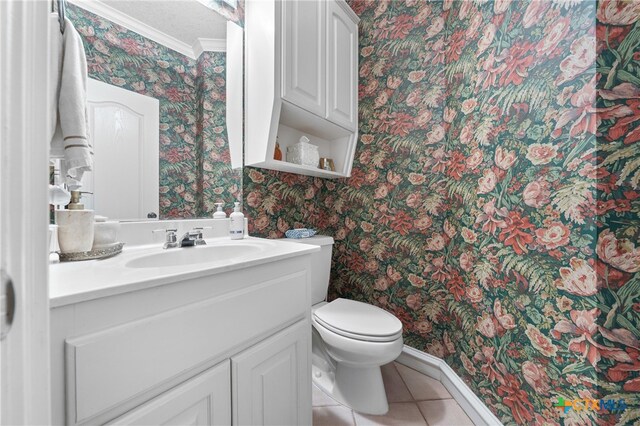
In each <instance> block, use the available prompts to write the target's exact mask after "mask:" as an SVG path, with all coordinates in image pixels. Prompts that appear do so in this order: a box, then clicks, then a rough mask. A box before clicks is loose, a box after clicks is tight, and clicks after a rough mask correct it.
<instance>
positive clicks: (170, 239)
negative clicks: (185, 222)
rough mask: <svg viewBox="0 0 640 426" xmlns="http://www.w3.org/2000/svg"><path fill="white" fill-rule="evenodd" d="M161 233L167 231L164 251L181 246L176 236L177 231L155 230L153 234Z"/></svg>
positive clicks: (163, 246)
mask: <svg viewBox="0 0 640 426" xmlns="http://www.w3.org/2000/svg"><path fill="white" fill-rule="evenodd" d="M160 231H165V232H166V234H165V241H164V244H163V245H162V248H163V249H165V250H166V249H170V248H176V247H179V246H180V245H179V244H178V236H177V235H176V232H178V230H177V229H155V230H153V231H152V232H160Z"/></svg>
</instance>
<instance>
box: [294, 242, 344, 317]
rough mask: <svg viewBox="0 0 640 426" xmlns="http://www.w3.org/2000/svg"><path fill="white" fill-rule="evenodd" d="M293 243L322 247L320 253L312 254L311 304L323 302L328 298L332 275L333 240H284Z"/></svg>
mask: <svg viewBox="0 0 640 426" xmlns="http://www.w3.org/2000/svg"><path fill="white" fill-rule="evenodd" d="M282 240H284V241H287V242H292V243H300V244H312V245H315V246H320V251H319V252H315V253H312V254H311V271H310V272H311V304H312V305H315V304H316V303H320V302H323V301H324V300H325V299H326V298H327V291H328V289H329V276H330V274H331V252H332V251H333V238H331V237H327V236H325V235H315V236H313V237H309V238H282Z"/></svg>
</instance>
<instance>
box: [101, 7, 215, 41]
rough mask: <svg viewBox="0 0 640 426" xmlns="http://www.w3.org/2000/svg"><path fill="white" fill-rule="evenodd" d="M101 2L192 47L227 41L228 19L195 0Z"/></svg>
mask: <svg viewBox="0 0 640 426" xmlns="http://www.w3.org/2000/svg"><path fill="white" fill-rule="evenodd" d="M102 2H103V3H105V4H107V5H108V6H110V7H112V8H114V9H116V10H118V11H120V12H122V13H124V14H126V15H129V16H130V17H132V18H134V19H137V20H138V21H140V22H143V23H145V24H147V25H149V26H150V27H153V28H156V29H158V30H160V31H161V32H163V33H165V34H167V35H170V36H172V37H174V38H176V39H178V40H180V41H182V42H184V43H187V44H189V45H190V46H192V45H193V44H194V42H195V41H196V40H197V39H198V38H206V39H226V34H227V27H226V25H227V21H226V19H225V18H224V17H222V16H221V15H219V14H218V13H216V12H214V11H213V10H211V9H209V8H207V7H206V6H204V5H203V4H202V3H199V2H198V1H196V0H102Z"/></svg>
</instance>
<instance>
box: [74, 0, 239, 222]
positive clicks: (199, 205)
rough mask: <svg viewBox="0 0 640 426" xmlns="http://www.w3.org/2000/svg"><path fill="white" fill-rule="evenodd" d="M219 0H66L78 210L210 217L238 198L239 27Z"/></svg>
mask: <svg viewBox="0 0 640 426" xmlns="http://www.w3.org/2000/svg"><path fill="white" fill-rule="evenodd" d="M234 11H235V9H234V8H233V6H229V5H228V4H227V2H224V1H220V0H171V1H160V0H148V1H140V0H102V1H97V0H91V1H83V0H75V1H73V0H71V1H69V4H68V6H67V16H68V18H69V19H70V21H71V22H72V23H73V25H74V27H75V28H76V29H77V31H78V33H79V34H80V36H81V37H82V40H83V42H84V46H85V52H86V55H87V68H88V76H89V79H90V81H89V84H88V93H87V95H88V113H89V114H88V116H89V128H90V131H91V138H92V142H93V145H94V153H95V155H94V162H95V165H94V171H93V172H91V173H87V174H85V176H84V177H83V188H82V190H83V191H88V192H91V193H92V194H86V195H85V196H84V197H83V201H84V204H85V206H86V208H91V209H94V210H95V211H96V214H100V215H104V216H108V217H109V218H110V219H118V220H148V218H153V217H154V216H155V217H156V218H159V219H172V218H200V217H211V215H212V213H213V212H214V211H215V205H214V203H216V202H223V203H225V206H226V208H225V210H226V211H227V212H229V211H230V210H231V207H232V206H233V202H234V201H241V197H242V76H243V70H242V28H241V27H240V26H238V25H237V24H236V23H234V22H232V20H230V19H228V18H229V17H231V18H232V19H233V16H234Z"/></svg>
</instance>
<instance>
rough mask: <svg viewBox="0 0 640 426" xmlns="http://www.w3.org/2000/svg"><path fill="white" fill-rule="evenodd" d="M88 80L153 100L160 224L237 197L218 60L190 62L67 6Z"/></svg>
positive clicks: (205, 57) (221, 60)
mask: <svg viewBox="0 0 640 426" xmlns="http://www.w3.org/2000/svg"><path fill="white" fill-rule="evenodd" d="M68 10H69V13H68V15H69V19H70V20H71V21H72V22H73V23H74V25H75V27H76V29H77V30H78V32H79V33H80V35H81V36H82V39H83V42H84V45H85V51H86V54H87V66H88V71H89V77H90V78H94V79H97V80H101V81H104V82H105V83H109V84H113V85H115V86H118V87H122V88H124V89H127V90H131V91H134V92H136V93H140V94H142V95H146V96H151V97H154V98H156V99H158V100H159V102H160V160H159V161H160V177H159V179H160V218H161V219H165V218H191V217H203V216H209V215H210V212H212V211H213V210H214V209H212V203H215V202H217V201H225V202H226V203H228V204H229V203H231V202H232V201H233V200H240V199H241V198H242V194H241V191H242V176H241V172H238V171H232V170H231V167H230V162H229V161H228V160H229V149H228V143H227V138H226V129H225V100H226V99H225V54H224V53H220V52H205V53H203V54H202V55H201V56H200V57H199V58H198V59H197V60H193V59H191V58H188V57H186V56H184V55H182V54H179V53H177V52H175V51H173V50H171V49H169V48H167V47H165V46H163V45H161V44H158V43H156V42H154V41H151V40H149V39H147V38H145V37H142V36H141V35H139V34H137V33H135V32H133V31H129V30H128V29H126V28H124V27H122V26H120V25H117V24H114V23H112V22H111V21H108V20H106V19H104V18H102V17H100V16H97V15H94V14H92V13H90V12H88V11H85V10H84V9H82V8H80V7H77V6H74V5H69V8H68Z"/></svg>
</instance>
